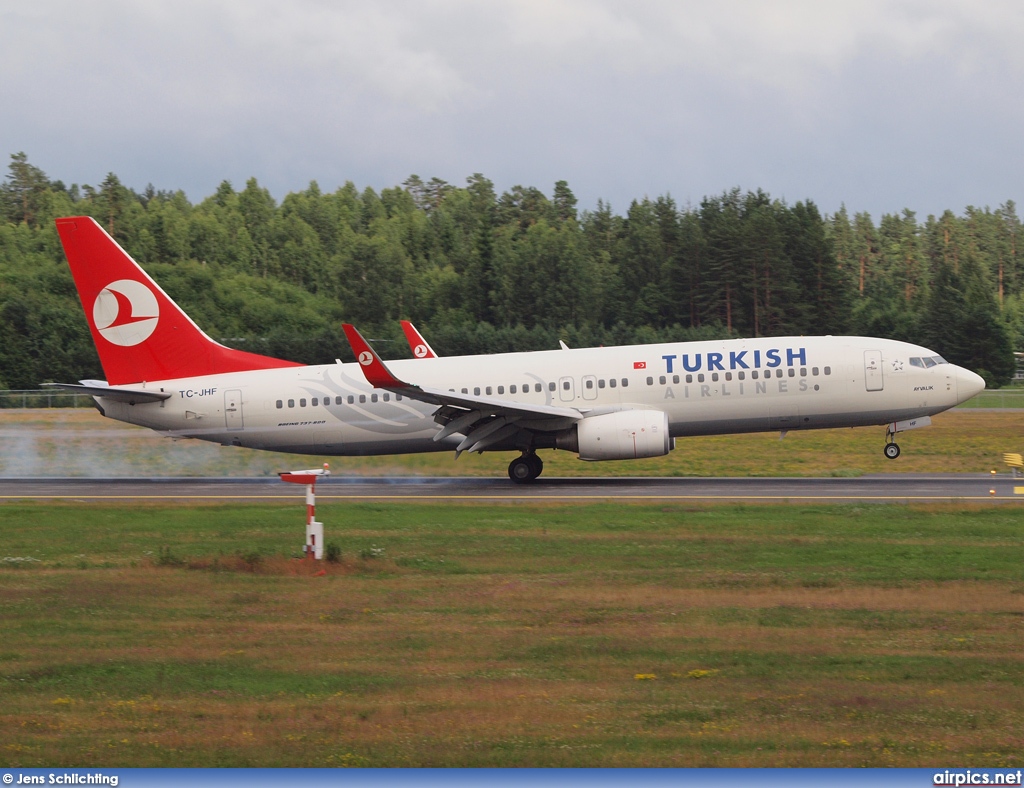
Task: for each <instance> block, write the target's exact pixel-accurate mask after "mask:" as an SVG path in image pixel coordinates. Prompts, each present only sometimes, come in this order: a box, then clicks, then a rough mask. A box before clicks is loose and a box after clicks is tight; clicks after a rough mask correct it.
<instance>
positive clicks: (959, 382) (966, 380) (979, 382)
mask: <svg viewBox="0 0 1024 788" xmlns="http://www.w3.org/2000/svg"><path fill="white" fill-rule="evenodd" d="M984 390H985V380H984V379H983V378H982V377H981V375H976V374H975V373H973V372H971V371H970V370H969V369H964V368H963V367H957V368H956V395H957V396H956V401H957V402H966V401H967V400H969V399H970V398H971V397H973V396H974V395H975V394H980V393H981V392H982V391H984Z"/></svg>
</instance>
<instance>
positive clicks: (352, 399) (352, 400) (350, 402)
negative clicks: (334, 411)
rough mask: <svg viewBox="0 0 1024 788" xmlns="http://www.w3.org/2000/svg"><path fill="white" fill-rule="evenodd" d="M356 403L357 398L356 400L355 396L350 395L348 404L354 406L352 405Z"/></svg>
mask: <svg viewBox="0 0 1024 788" xmlns="http://www.w3.org/2000/svg"><path fill="white" fill-rule="evenodd" d="M355 401H356V398H355V397H353V396H352V395H351V394H349V395H348V404H349V405H352V404H354V403H355Z"/></svg>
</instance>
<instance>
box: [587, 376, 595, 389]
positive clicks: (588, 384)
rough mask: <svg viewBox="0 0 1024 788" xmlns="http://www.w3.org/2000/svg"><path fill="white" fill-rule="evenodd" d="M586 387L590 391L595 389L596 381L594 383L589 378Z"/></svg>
mask: <svg viewBox="0 0 1024 788" xmlns="http://www.w3.org/2000/svg"><path fill="white" fill-rule="evenodd" d="M586 386H587V388H588V389H592V388H594V381H592V380H591V379H590V378H587V382H586Z"/></svg>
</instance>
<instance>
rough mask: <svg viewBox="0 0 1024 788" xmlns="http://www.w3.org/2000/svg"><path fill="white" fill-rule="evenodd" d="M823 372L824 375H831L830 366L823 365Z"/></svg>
mask: <svg viewBox="0 0 1024 788" xmlns="http://www.w3.org/2000/svg"><path fill="white" fill-rule="evenodd" d="M825 374H826V375H831V374H832V367H825Z"/></svg>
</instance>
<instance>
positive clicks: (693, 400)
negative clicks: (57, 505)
mask: <svg viewBox="0 0 1024 788" xmlns="http://www.w3.org/2000/svg"><path fill="white" fill-rule="evenodd" d="M57 230H58V232H59V233H60V238H61V241H62V243H63V245H64V250H65V253H66V254H67V258H68V263H69V264H70V266H71V272H72V274H73V276H74V279H75V284H76V286H77V287H78V293H79V296H80V297H81V300H82V305H83V307H84V309H85V314H86V319H87V321H88V323H89V328H90V330H91V331H92V336H93V340H94V341H95V343H96V348H97V351H98V352H99V357H100V361H101V363H102V365H103V370H104V373H105V374H106V376H107V379H106V380H105V381H88V380H87V381H81V382H80V383H78V384H54V385H59V386H61V387H63V388H67V389H71V390H76V391H83V392H87V393H89V394H91V395H92V396H93V397H94V398H95V401H96V405H97V407H98V408H99V410H100V412H101V413H103V414H104V415H105V416H108V417H110V418H113V419H117V420H119V421H125V422H129V423H131V424H138V425H142V426H145V427H149V428H151V429H154V430H157V431H159V432H161V433H163V434H165V435H169V436H174V437H180V438H198V439H200V440H208V441H215V442H217V443H222V444H225V445H230V446H247V447H251V448H255V449H268V450H273V451H283V452H295V453H302V454H322V455H369V454H402V453H410V452H425V451H440V450H446V449H447V450H454V451H455V454H456V457H457V456H458V454H459V453H461V452H464V451H469V452H482V451H517V452H519V456H517V457H516V458H515V459H513V460H512V462H511V464H510V465H509V476H510V477H511V478H512V479H513V480H515V481H520V482H521V481H531V480H533V479H535V478H536V477H537V476H538V475H539V474H540V472H541V469H542V463H541V460H540V458H539V457H538V456H537V450H538V449H543V448H558V449H565V450H568V451H572V452H575V453H576V454H578V455H579V458H580V459H582V460H622V459H634V458H639V457H656V456H661V455H664V454H667V453H668V452H669V451H670V450H671V449H672V448H673V446H674V441H675V439H676V438H679V437H684V436H699V435H720V434H726V433H740V432H763V431H772V430H778V431H782V432H785V431H787V430H797V429H819V428H825V427H855V426H864V425H887V427H886V436H887V438H886V443H885V447H884V448H885V453H886V456H888V457H891V458H895V457H897V456H899V447H898V446H897V444H896V443H895V442H894V440H893V438H894V436H895V434H896V433H898V432H900V431H902V430H905V429H911V428H914V427H918V426H925V425H926V424H928V423H929V421H930V420H929V417H930V416H931V415H933V414H936V413H939V412H941V411H944V410H946V409H948V408H951V407H953V406H954V405H956V404H958V403H960V402H963V401H964V400H966V399H969V398H970V397H973V396H974V395H975V394H977V393H978V392H979V391H981V390H982V389H983V388H984V382H983V381H982V379H981V378H980V377H979V376H978V375H976V374H974V373H973V372H971V371H969V370H966V369H962V368H961V367H958V366H955V365H953V364H947V363H946V362H945V361H944V360H943V359H942V358H941V357H940V356H939V355H938V354H937V353H934V352H933V351H930V350H927V349H926V348H923V347H920V346H917V345H912V344H908V343H906V342H897V341H894V340H887V339H871V338H867V337H845V336H824V337H773V338H759V339H731V340H720V341H709V342H685V343H678V342H673V343H665V344H657V345H634V346H626V347H604V348H581V349H562V350H553V351H539V352H531V353H504V354H500V355H491V356H462V357H440V358H438V357H435V354H434V353H433V351H432V350H430V347H429V345H427V344H426V343H425V342H422V338H421V337H418V334H417V335H415V337H412V341H413V342H414V345H416V346H419V345H422V348H423V353H417V354H416V355H418V356H419V358H414V359H408V360H402V361H389V362H384V361H382V360H381V359H380V358H379V356H378V355H377V354H376V353H375V352H374V351H373V349H372V348H371V347H370V346H369V344H368V343H367V342H366V341H365V340H364V339H363V338H362V336H360V334H359V332H358V331H357V330H356V329H355V328H354V327H352V326H350V325H347V324H346V325H345V326H344V330H345V334H346V336H347V337H348V340H349V342H350V344H351V345H352V349H353V351H354V353H355V356H356V359H357V361H356V363H349V364H343V363H341V362H337V363H335V364H325V365H318V366H303V365H299V364H295V363H293V362H289V361H283V360H281V359H275V358H269V357H267V356H260V355H256V354H253V353H246V352H243V351H239V350H233V349H231V348H228V347H225V346H223V345H221V344H219V343H217V342H215V341H214V340H212V339H211V338H210V337H208V336H207V335H206V334H205V333H204V332H203V331H202V330H201V329H200V328H199V327H198V326H196V324H195V323H193V322H192V320H190V319H189V317H188V316H187V315H186V314H185V313H184V312H183V311H182V310H181V309H180V308H179V307H178V306H177V304H175V303H174V302H173V301H172V300H171V299H170V298H169V297H168V296H167V294H166V293H164V291H163V290H161V289H160V287H159V285H157V284H156V283H155V282H154V281H153V280H152V279H151V278H150V277H149V275H148V274H146V272H145V271H143V270H142V268H141V267H139V265H138V264H137V263H135V261H134V260H132V259H131V257H129V255H128V254H127V253H126V252H125V251H124V250H123V249H122V248H121V247H120V246H119V245H118V244H117V243H116V242H115V241H114V240H113V239H112V238H111V237H110V236H109V235H108V234H107V233H106V232H104V230H103V228H101V227H100V226H99V225H98V224H97V223H96V222H95V221H94V220H93V219H91V218H89V217H70V218H66V219H58V220H57ZM371 286H372V283H371ZM407 330H408V329H407Z"/></svg>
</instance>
